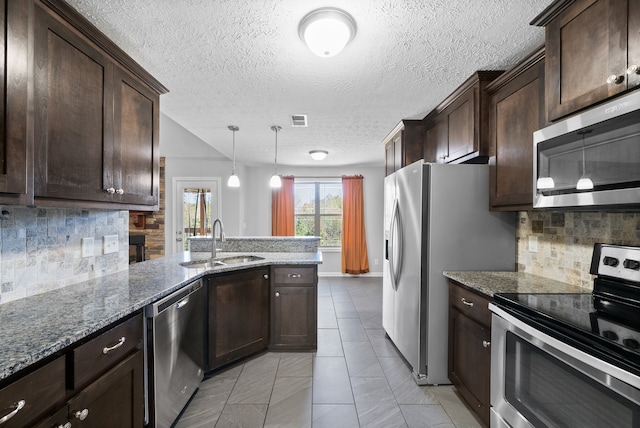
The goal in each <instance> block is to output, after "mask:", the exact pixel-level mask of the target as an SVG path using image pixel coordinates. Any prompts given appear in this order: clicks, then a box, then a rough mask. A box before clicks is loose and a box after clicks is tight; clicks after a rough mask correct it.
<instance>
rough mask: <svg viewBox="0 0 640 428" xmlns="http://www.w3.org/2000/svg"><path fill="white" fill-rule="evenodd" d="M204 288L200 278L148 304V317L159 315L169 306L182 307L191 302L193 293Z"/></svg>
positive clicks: (146, 310) (146, 311)
mask: <svg viewBox="0 0 640 428" xmlns="http://www.w3.org/2000/svg"><path fill="white" fill-rule="evenodd" d="M201 288H202V280H201V279H199V280H197V281H195V282H193V283H191V284H189V285H187V286H185V287H182V288H181V289H180V290H178V291H176V292H174V293H173V294H170V295H168V296H167V297H165V298H163V299H160V300H158V301H157V302H155V303H153V304H151V305H148V306H147V308H146V309H145V313H146V316H147V318H154V317H157V316H158V315H159V314H161V313H162V312H164V311H166V310H167V309H169V308H175V309H180V308H182V307H184V306H186V305H187V304H188V303H189V298H190V297H191V295H192V294H193V293H195V292H196V291H198V290H199V289H201Z"/></svg>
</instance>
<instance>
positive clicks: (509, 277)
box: [444, 271, 587, 297]
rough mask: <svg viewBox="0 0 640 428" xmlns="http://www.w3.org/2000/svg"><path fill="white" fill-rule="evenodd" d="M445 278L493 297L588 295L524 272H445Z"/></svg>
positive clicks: (558, 282)
mask: <svg viewBox="0 0 640 428" xmlns="http://www.w3.org/2000/svg"><path fill="white" fill-rule="evenodd" d="M444 276H446V277H447V278H449V279H452V280H454V281H456V282H459V283H460V284H462V285H465V286H467V287H469V288H471V289H473V290H476V291H479V292H481V293H483V294H486V295H487V296H489V297H493V295H494V294H495V293H587V291H586V290H584V289H583V288H580V287H578V286H576V285H571V284H567V283H565V282H560V281H555V280H553V279H549V278H544V277H541V276H536V275H531V274H529V273H524V272H479V271H469V272H447V271H445V272H444Z"/></svg>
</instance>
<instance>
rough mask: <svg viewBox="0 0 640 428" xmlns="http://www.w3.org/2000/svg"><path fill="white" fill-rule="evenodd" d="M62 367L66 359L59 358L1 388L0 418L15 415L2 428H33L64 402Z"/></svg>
mask: <svg viewBox="0 0 640 428" xmlns="http://www.w3.org/2000/svg"><path fill="white" fill-rule="evenodd" d="M64 368H65V359H64V357H60V358H58V359H56V360H54V361H52V362H51V363H49V364H47V365H45V366H43V367H41V368H39V369H38V370H36V371H34V372H32V373H30V374H28V375H26V376H25V377H23V378H21V379H19V380H17V381H15V382H13V383H11V384H10V385H8V386H6V387H5V388H2V389H0V419H2V418H4V417H6V416H7V415H10V414H12V413H13V412H15V413H14V416H12V417H10V418H9V419H8V420H7V421H6V422H5V423H3V424H2V428H10V427H25V426H32V425H33V422H35V421H36V420H37V419H38V418H39V417H40V416H41V415H42V414H44V413H45V412H47V411H49V410H53V408H54V407H58V406H59V405H60V404H61V403H64V400H65V382H64V379H65V378H64ZM18 408H19V410H18Z"/></svg>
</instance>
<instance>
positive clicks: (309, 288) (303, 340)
mask: <svg viewBox="0 0 640 428" xmlns="http://www.w3.org/2000/svg"><path fill="white" fill-rule="evenodd" d="M317 283H318V272H317V268H316V267H315V266H285V267H274V268H273V282H272V284H271V338H270V342H269V349H273V350H281V351H302V350H315V349H316V348H317V342H318V339H317V336H318V333H317V317H318V315H317V303H316V302H317V297H316V296H317V293H318V287H317Z"/></svg>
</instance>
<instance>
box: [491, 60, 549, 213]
mask: <svg viewBox="0 0 640 428" xmlns="http://www.w3.org/2000/svg"><path fill="white" fill-rule="evenodd" d="M489 123H490V141H491V145H492V148H491V151H490V164H491V174H490V188H489V200H490V204H491V207H492V208H493V209H496V210H513V211H518V210H522V209H531V206H532V203H533V133H534V132H535V131H537V130H538V129H540V128H542V127H543V126H544V59H538V62H537V63H536V64H534V65H533V66H531V68H529V69H528V70H527V71H525V72H524V73H523V74H520V75H518V76H516V77H515V78H513V80H511V81H510V82H509V83H507V84H505V85H504V86H502V87H501V88H500V89H498V90H497V91H496V92H495V93H492V95H491V102H490V113H489Z"/></svg>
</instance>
